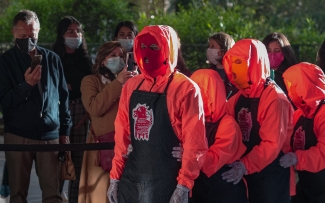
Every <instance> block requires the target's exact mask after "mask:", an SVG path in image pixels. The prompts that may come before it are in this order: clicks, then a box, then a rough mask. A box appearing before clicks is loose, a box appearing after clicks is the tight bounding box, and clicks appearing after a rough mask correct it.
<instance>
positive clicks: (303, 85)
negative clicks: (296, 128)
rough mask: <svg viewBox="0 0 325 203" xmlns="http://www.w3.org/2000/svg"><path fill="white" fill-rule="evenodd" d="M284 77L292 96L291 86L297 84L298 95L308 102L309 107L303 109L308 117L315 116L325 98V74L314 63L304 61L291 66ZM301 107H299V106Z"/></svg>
mask: <svg viewBox="0 0 325 203" xmlns="http://www.w3.org/2000/svg"><path fill="white" fill-rule="evenodd" d="M283 79H284V81H285V84H286V86H287V89H288V94H289V96H290V97H292V92H291V90H290V87H289V84H288V82H289V83H291V86H295V87H296V88H295V90H296V93H297V95H298V96H299V97H300V98H302V100H304V101H305V102H306V105H307V108H304V109H301V110H302V111H303V112H304V114H305V116H306V117H309V118H310V117H313V116H314V113H315V111H316V108H317V106H318V104H319V103H320V101H321V100H323V99H325V76H324V73H323V71H322V70H321V69H320V68H319V67H318V66H317V65H314V64H311V63H306V62H302V63H299V64H296V65H294V66H291V67H290V68H288V69H287V70H286V71H285V72H284V73H283ZM298 108H299V107H298Z"/></svg>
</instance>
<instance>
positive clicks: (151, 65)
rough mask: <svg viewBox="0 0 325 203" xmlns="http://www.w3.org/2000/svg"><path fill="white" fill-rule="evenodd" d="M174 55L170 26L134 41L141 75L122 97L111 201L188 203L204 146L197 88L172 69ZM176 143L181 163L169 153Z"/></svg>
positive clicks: (151, 28)
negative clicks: (130, 147) (180, 149)
mask: <svg viewBox="0 0 325 203" xmlns="http://www.w3.org/2000/svg"><path fill="white" fill-rule="evenodd" d="M177 53H178V39H177V35H176V32H175V31H174V29H173V28H171V27H169V26H165V25H155V26H146V27H145V28H144V29H143V30H142V31H141V32H140V33H139V34H138V35H137V37H136V38H135V40H134V57H135V60H136V62H137V64H138V65H139V68H140V70H141V73H142V74H140V75H138V76H136V77H134V78H132V79H130V80H129V81H128V82H127V83H125V85H124V87H123V89H122V93H121V98H120V103H119V109H118V113H117V117H116V120H115V148H114V152H115V156H114V159H113V161H112V170H111V172H110V180H111V182H110V183H111V184H110V187H109V189H108V192H107V195H108V198H109V200H110V202H111V203H115V202H118V203H125V202H132V203H153V202H155V203H166V202H170V203H176V202H181V203H187V202H188V198H189V192H190V190H191V189H192V187H193V184H194V180H195V179H196V178H197V177H198V176H199V173H200V169H201V167H202V164H203V163H204V160H205V154H206V152H207V150H208V147H207V141H206V138H205V126H204V111H203V102H202V98H201V94H200V89H199V87H198V86H197V84H195V83H194V82H193V81H191V80H190V79H189V78H187V77H186V76H185V75H183V74H181V73H179V72H178V71H176V70H175V67H176V64H177ZM180 144H181V145H182V147H183V148H184V152H183V156H182V160H181V162H179V161H177V159H175V158H174V157H173V154H172V151H173V147H175V146H179V145H180ZM129 145H131V146H132V148H133V149H132V152H131V153H130V154H128V151H129V152H130V150H128V147H129Z"/></svg>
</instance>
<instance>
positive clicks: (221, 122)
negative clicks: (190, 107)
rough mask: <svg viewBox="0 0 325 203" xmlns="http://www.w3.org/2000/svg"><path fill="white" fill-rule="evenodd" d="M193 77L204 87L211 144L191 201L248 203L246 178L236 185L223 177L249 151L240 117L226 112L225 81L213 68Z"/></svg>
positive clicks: (205, 109)
mask: <svg viewBox="0 0 325 203" xmlns="http://www.w3.org/2000/svg"><path fill="white" fill-rule="evenodd" d="M191 79H192V80H193V81H194V82H196V83H197V84H198V85H199V87H200V89H201V94H202V99H203V105H204V114H205V128H206V137H207V140H208V145H209V150H208V152H207V154H206V159H205V162H204V164H203V166H202V169H201V173H200V176H199V177H198V178H197V179H196V180H195V181H194V188H193V195H192V198H191V203H247V196H246V186H245V183H244V181H243V180H240V182H239V183H238V184H236V185H234V184H232V183H229V182H226V181H224V180H222V177H221V174H222V173H223V172H225V171H227V170H229V169H230V167H229V166H228V164H231V163H233V162H234V161H236V160H239V159H240V157H241V156H242V155H243V154H244V152H245V151H246V147H245V145H244V144H243V142H242V135H241V131H240V128H239V126H238V124H237V122H236V120H235V119H234V118H233V117H232V116H230V115H228V114H227V113H226V91H225V86H224V83H223V81H222V79H221V77H220V76H219V74H218V73H217V72H216V71H215V70H212V69H200V70H197V71H195V72H194V73H193V74H192V76H191Z"/></svg>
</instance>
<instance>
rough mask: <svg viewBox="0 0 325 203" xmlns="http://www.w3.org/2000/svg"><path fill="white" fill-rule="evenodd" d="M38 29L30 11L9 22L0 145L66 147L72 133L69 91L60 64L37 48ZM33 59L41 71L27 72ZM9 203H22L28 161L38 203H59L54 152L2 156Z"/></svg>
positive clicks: (0, 82)
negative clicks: (35, 179)
mask: <svg viewBox="0 0 325 203" xmlns="http://www.w3.org/2000/svg"><path fill="white" fill-rule="evenodd" d="M39 30H40V23H39V20H38V18H37V15H36V14H35V13H34V12H33V11H29V10H21V11H20V12H19V13H18V14H17V15H16V16H15V17H14V20H13V28H12V34H13V36H14V38H15V45H14V47H12V48H11V49H9V50H8V51H6V52H5V53H3V54H2V55H1V56H0V102H1V106H2V107H3V117H4V143H5V144H58V143H59V141H60V143H63V144H67V143H69V136H68V135H69V134H70V128H71V118H70V113H69V109H68V102H69V100H68V96H69V93H68V88H67V84H66V81H65V78H64V73H63V68H62V65H61V60H60V58H59V56H58V55H56V54H55V53H54V52H52V51H50V50H47V49H44V48H42V47H39V46H37V45H36V44H37V39H38V32H39ZM35 55H42V62H41V65H37V66H36V68H35V69H34V70H31V68H30V64H31V62H32V58H33V57H34V56H35ZM5 155H6V161H7V166H8V171H9V186H10V191H11V193H10V202H12V203H16V202H26V197H27V193H28V186H29V181H30V172H31V168H32V164H33V161H34V160H35V167H36V171H37V174H38V178H39V184H40V188H41V190H42V202H44V203H47V202H51V203H53V202H61V201H62V198H61V196H60V194H59V180H58V172H59V170H58V169H59V160H58V152H57V151H55V152H37V151H23V152H20V151H18V152H17V151H7V152H5Z"/></svg>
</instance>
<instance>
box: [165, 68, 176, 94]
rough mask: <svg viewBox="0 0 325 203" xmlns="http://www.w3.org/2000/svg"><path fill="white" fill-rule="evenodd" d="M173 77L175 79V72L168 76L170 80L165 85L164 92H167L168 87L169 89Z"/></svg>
mask: <svg viewBox="0 0 325 203" xmlns="http://www.w3.org/2000/svg"><path fill="white" fill-rule="evenodd" d="M173 79H174V73H172V74H171V75H170V76H169V78H168V82H167V85H166V87H165V90H164V94H167V89H168V87H169V84H170V83H171V82H172V80H173Z"/></svg>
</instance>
